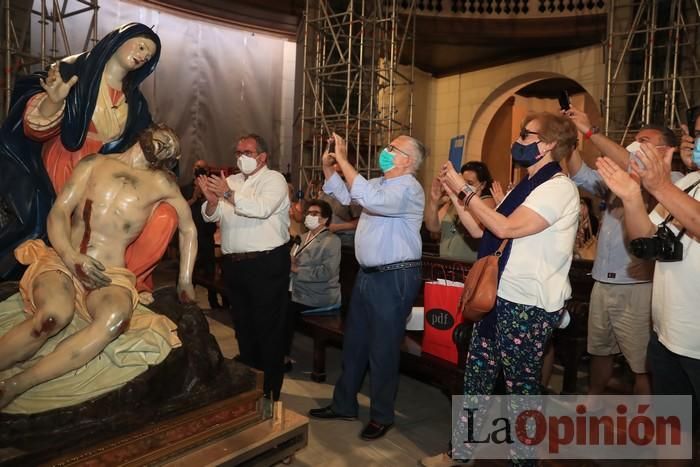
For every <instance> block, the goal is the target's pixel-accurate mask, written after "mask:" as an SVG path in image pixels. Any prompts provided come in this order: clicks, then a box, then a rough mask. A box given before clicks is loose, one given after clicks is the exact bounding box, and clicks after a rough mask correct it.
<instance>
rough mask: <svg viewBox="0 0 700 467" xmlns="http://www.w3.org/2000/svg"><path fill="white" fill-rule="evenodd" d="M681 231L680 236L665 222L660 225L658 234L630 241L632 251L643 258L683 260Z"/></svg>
mask: <svg viewBox="0 0 700 467" xmlns="http://www.w3.org/2000/svg"><path fill="white" fill-rule="evenodd" d="M683 233H684V231H681V232H680V233H679V234H678V236H676V235H674V233H673V232H672V231H671V229H669V228H668V227H666V223H665V222H664V223H663V224H661V225H660V226H659V229H658V230H657V231H656V235H654V236H653V237H649V238H637V239H634V240H632V241H631V242H630V251H631V252H632V254H633V255H634V256H636V257H637V258H641V259H650V260H656V261H662V262H667V263H668V262H673V261H681V260H682V259H683V244H682V243H681V240H680V238H681V236H682V235H683Z"/></svg>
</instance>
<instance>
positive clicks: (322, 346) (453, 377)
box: [298, 248, 593, 394]
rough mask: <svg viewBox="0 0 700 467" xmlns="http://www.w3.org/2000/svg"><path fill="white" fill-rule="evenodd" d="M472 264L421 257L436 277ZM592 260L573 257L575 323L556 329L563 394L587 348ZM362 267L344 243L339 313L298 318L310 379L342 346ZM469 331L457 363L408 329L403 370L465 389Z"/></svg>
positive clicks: (453, 390)
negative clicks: (308, 351) (308, 344)
mask: <svg viewBox="0 0 700 467" xmlns="http://www.w3.org/2000/svg"><path fill="white" fill-rule="evenodd" d="M469 266H470V265H469V264H468V263H465V262H461V261H454V260H449V259H443V258H439V257H435V256H428V255H425V256H423V266H422V267H423V279H424V280H426V281H427V280H434V279H436V278H438V277H443V278H447V279H449V280H458V281H461V280H462V279H463V277H464V274H466V272H467V271H468V270H469ZM591 266H592V263H591V262H590V261H575V262H574V264H573V265H572V268H571V272H570V280H571V285H572V288H573V294H572V298H571V300H569V301H568V302H567V304H566V307H567V310H569V313H570V314H571V324H569V326H568V327H567V328H566V329H564V330H557V331H556V332H555V334H554V338H553V339H554V340H553V343H554V346H555V352H556V355H557V356H558V358H559V361H560V362H561V363H562V365H563V366H564V385H563V393H565V394H574V393H576V380H577V376H576V375H577V370H578V364H579V362H580V360H581V357H582V356H583V354H584V353H585V350H586V332H587V321H588V299H589V296H590V292H591V288H592V287H593V280H592V279H591V276H590V270H591ZM358 268H359V266H358V264H357V261H356V259H355V254H354V251H353V250H352V249H346V248H343V251H342V257H341V263H340V283H341V292H342V297H343V306H342V308H341V310H342V311H341V314H340V315H337V316H307V317H303V318H302V319H301V320H300V324H299V328H298V329H299V330H300V331H302V332H304V333H305V334H307V335H309V336H310V337H311V339H312V341H313V369H312V372H311V379H312V380H314V381H318V382H322V381H325V379H326V348H327V347H329V346H334V347H339V348H340V347H342V343H343V318H344V315H345V313H346V312H347V309H348V302H349V298H350V295H351V292H352V287H353V284H354V281H355V275H356V274H357V270H358ZM422 304H423V297H422V290H421V293H420V294H419V297H418V298H417V300H416V303H415V305H416V306H422ZM468 338H469V336H468V334H467V335H466V336H464V339H465V341H463V342H462V345H461V346H460V347H459V350H460V352H459V363H458V364H456V365H455V364H453V363H451V362H448V361H445V360H442V359H440V358H437V357H434V356H432V355H429V354H424V353H422V352H421V340H422V332H411V331H407V332H406V337H405V338H404V342H403V344H402V346H401V371H402V372H403V373H405V374H407V375H409V376H412V377H415V378H416V379H418V380H421V381H424V382H426V383H429V384H432V385H434V386H436V387H439V388H440V389H441V390H443V391H444V392H446V393H447V394H460V393H461V392H462V388H463V378H464V362H465V361H466V351H467V346H468Z"/></svg>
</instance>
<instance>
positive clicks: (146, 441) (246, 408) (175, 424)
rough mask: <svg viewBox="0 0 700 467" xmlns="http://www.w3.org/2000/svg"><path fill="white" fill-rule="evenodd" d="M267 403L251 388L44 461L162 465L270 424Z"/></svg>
mask: <svg viewBox="0 0 700 467" xmlns="http://www.w3.org/2000/svg"><path fill="white" fill-rule="evenodd" d="M264 405H265V403H264V401H263V399H262V397H261V392H260V391H259V390H256V391H250V392H248V393H245V394H240V395H237V396H234V397H231V398H230V399H226V400H223V401H220V402H216V403H214V404H210V405H208V406H206V407H202V408H200V409H197V410H193V411H191V412H188V413H186V414H184V415H181V416H178V417H175V418H172V419H170V420H166V421H163V422H160V423H155V424H153V425H150V426H148V427H146V428H143V429H140V430H137V431H135V432H132V433H129V434H127V435H124V436H120V437H118V438H114V439H111V440H108V441H105V442H103V443H99V444H96V445H94V446H90V447H89V448H86V449H83V450H80V451H77V452H73V453H70V454H68V455H65V456H62V457H59V458H57V459H53V460H51V461H49V462H47V463H45V464H43V465H45V466H66V467H67V466H77V465H100V466H117V465H119V466H139V465H154V464H158V465H161V464H163V463H165V462H167V461H169V460H170V459H174V458H176V457H178V456H181V455H183V454H185V453H188V452H190V451H192V450H194V449H198V448H200V447H201V446H203V445H206V444H208V443H211V442H213V441H216V440H219V439H221V438H222V437H229V436H231V435H232V434H234V433H238V432H243V431H242V430H246V429H247V428H249V427H256V426H259V425H264V426H269V425H270V423H271V422H270V420H266V419H265V407H264ZM190 465H195V464H190Z"/></svg>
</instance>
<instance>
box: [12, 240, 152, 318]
mask: <svg viewBox="0 0 700 467" xmlns="http://www.w3.org/2000/svg"><path fill="white" fill-rule="evenodd" d="M15 258H17V261H19V262H20V263H22V264H24V265H26V266H28V267H27V270H26V271H25V273H24V275H23V276H22V279H21V280H20V282H19V291H20V293H21V294H22V298H23V299H24V310H25V311H26V312H27V313H31V314H34V312H35V311H36V305H35V304H34V296H33V294H32V289H33V287H34V281H36V279H37V277H39V276H40V275H41V274H43V273H45V272H51V271H59V272H62V273H63V274H65V275H67V276H68V277H70V278H71V280H72V281H73V287H74V288H75V312H76V313H77V314H78V315H79V316H80V317H81V318H83V319H84V320H85V321H87V322H91V321H92V316H91V315H90V313H89V312H88V309H87V304H86V301H87V297H88V295H89V294H90V292H92V290H89V289H86V288H85V285H84V284H83V283H82V282H80V280H79V279H78V278H77V277H75V276H74V275H73V273H72V272H71V271H70V269H68V268H67V267H66V265H65V263H64V262H63V260H62V259H61V257H60V256H58V253H56V250H54V249H53V248H50V247H49V246H47V245H46V244H45V243H44V242H43V241H42V240H27V241H26V242H24V243H22V244H21V245H20V246H18V247H17V248H16V249H15ZM102 273H103V274H104V275H106V276H107V277H109V278H110V279H111V280H112V283H111V284H110V285H113V286H117V287H123V288H125V289H126V290H128V291H129V294H130V296H131V311H132V312H133V311H134V310H135V309H136V305H138V303H139V293H138V292H137V291H136V287H135V284H136V276H134V274H133V273H132V272H131V271H129V270H128V269H126V268H119V267H113V266H111V267H107V268H106V269H105V270H104V271H103V272H102Z"/></svg>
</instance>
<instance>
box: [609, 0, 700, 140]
mask: <svg viewBox="0 0 700 467" xmlns="http://www.w3.org/2000/svg"><path fill="white" fill-rule="evenodd" d="M607 29H608V31H607V39H606V83H605V84H606V88H605V100H604V102H603V106H604V108H603V115H604V129H605V132H606V134H607V135H608V136H610V137H611V138H612V139H614V140H616V141H618V142H620V143H622V144H626V143H628V142H629V141H630V140H631V139H632V137H633V136H634V134H635V133H636V132H637V131H638V130H639V128H641V127H642V126H643V125H646V124H650V123H655V124H661V125H665V126H668V127H670V128H672V129H678V128H679V127H680V124H682V123H686V122H685V110H686V109H687V108H688V107H691V106H694V105H700V65H699V64H700V0H661V1H656V0H614V1H612V2H610V10H609V11H608V28H607Z"/></svg>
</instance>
